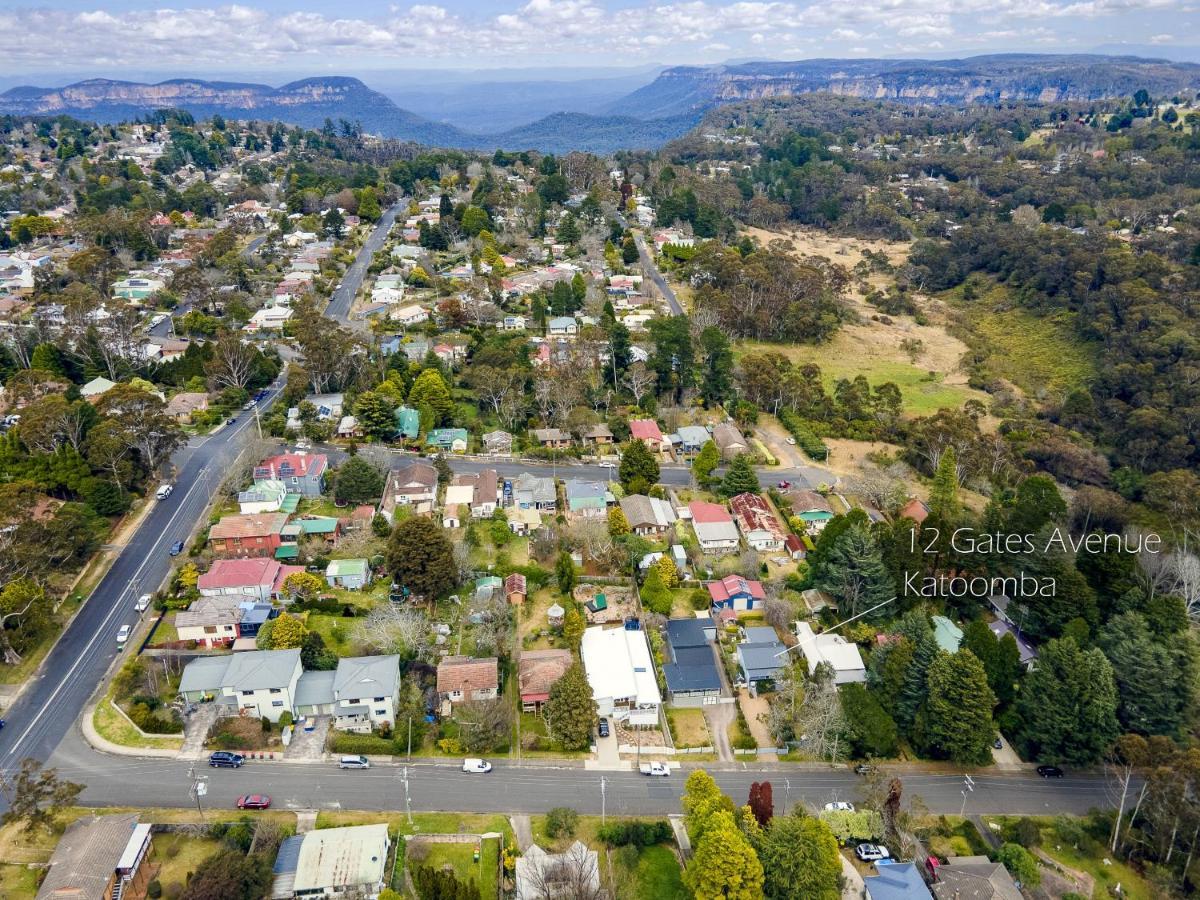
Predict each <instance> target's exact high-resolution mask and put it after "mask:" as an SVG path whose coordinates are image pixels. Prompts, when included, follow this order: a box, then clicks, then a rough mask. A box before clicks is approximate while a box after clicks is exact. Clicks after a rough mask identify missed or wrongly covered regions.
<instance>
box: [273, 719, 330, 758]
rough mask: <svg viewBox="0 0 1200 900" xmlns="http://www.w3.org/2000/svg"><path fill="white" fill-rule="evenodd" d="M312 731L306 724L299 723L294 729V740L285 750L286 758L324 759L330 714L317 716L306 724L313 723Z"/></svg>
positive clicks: (284, 756)
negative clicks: (307, 728) (307, 729)
mask: <svg viewBox="0 0 1200 900" xmlns="http://www.w3.org/2000/svg"><path fill="white" fill-rule="evenodd" d="M314 722H315V724H316V727H315V728H314V729H313V730H312V731H305V730H304V725H297V726H296V728H295V730H294V731H292V742H291V743H290V744H288V745H287V749H286V750H284V751H283V758H284V759H323V758H324V757H325V736H326V735H327V734H329V723H330V719H329V716H317V717H316V719H315V720H314V719H310V720H308V722H307V723H305V724H313V723H314Z"/></svg>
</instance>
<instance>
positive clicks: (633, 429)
mask: <svg viewBox="0 0 1200 900" xmlns="http://www.w3.org/2000/svg"><path fill="white" fill-rule="evenodd" d="M629 434H630V435H631V436H632V437H633V438H634V439H635V440H639V441H650V442H653V443H656V444H661V443H662V440H663V435H662V431H661V430H660V429H659V427H658V423H657V422H655V421H654V420H653V419H630V420H629Z"/></svg>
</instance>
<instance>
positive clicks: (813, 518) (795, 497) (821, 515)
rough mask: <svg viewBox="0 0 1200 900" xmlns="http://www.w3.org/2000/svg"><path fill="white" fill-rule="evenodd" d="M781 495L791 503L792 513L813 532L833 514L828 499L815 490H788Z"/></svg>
mask: <svg viewBox="0 0 1200 900" xmlns="http://www.w3.org/2000/svg"><path fill="white" fill-rule="evenodd" d="M783 496H784V497H785V498H786V499H787V501H788V502H789V503H791V504H792V515H794V516H796V517H797V518H799V519H800V520H801V521H802V522H803V523H804V527H805V528H806V529H807V530H808V531H810V532H813V533H814V534H816V533H819V532H820V531H821V530H822V529H823V528H824V527H825V526H826V524H828V522H829V520H830V519H832V518H833V516H834V512H833V507H832V506H830V505H829V501H828V500H826V499H825V498H824V497H822V496H821V495H820V494H818V493H817V492H816V491H788V492H787V493H786V494H784V495H783Z"/></svg>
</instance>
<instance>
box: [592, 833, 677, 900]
mask: <svg viewBox="0 0 1200 900" xmlns="http://www.w3.org/2000/svg"><path fill="white" fill-rule="evenodd" d="M612 856H613V881H614V883H615V885H616V891H615V893H616V896H617V897H619V898H622V900H624V898H628V900H647V898H651V897H653V898H654V900H685V898H687V897H690V896H691V893H690V892H689V891H688V890H687V888H685V887H684V886H683V878H682V874H683V873H682V872H681V871H680V868H679V860H678V859H677V858H676V857H675V854H674V853H673V852H672V851H671V849H670V848H669V847H666V846H664V845H662V844H659V845H657V846H655V847H646V848H644V849H643V850H642V851H641V852H640V853H639V854H638V857H637V865H636V866H633V867H632V868H629V867H626V866H625V865H624V864H623V862H622V854H620V853H614V854H612Z"/></svg>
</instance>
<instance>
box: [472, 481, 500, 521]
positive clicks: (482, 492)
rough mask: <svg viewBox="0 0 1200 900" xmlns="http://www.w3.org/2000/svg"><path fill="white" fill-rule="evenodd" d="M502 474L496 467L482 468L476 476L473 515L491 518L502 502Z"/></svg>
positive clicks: (478, 517) (474, 516) (480, 517)
mask: <svg viewBox="0 0 1200 900" xmlns="http://www.w3.org/2000/svg"><path fill="white" fill-rule="evenodd" d="M499 482H500V476H499V475H498V474H497V472H496V470H495V469H480V470H479V473H478V474H477V475H475V476H474V488H475V491H474V493H473V494H472V496H471V516H472V517H473V518H476V519H487V518H490V517H491V515H492V513H494V512H495V511H496V506H497V504H499V502H500V483H499Z"/></svg>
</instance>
